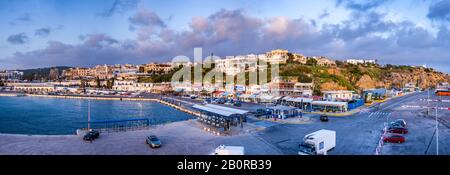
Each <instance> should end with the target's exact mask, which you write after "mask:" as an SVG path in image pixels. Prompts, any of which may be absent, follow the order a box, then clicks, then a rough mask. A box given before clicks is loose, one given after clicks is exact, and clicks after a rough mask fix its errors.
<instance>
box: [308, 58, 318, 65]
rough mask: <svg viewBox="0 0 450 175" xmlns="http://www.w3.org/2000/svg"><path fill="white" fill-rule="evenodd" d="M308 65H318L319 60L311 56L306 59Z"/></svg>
mask: <svg viewBox="0 0 450 175" xmlns="http://www.w3.org/2000/svg"><path fill="white" fill-rule="evenodd" d="M306 65H310V66H316V65H317V60H316V59H314V58H310V59H308V60H307V61H306Z"/></svg>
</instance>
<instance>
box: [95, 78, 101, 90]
mask: <svg viewBox="0 0 450 175" xmlns="http://www.w3.org/2000/svg"><path fill="white" fill-rule="evenodd" d="M95 83H96V85H97V87H98V88H99V87H100V86H101V83H100V78H99V77H95Z"/></svg>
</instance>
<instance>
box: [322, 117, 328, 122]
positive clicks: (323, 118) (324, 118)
mask: <svg viewBox="0 0 450 175" xmlns="http://www.w3.org/2000/svg"><path fill="white" fill-rule="evenodd" d="M320 121H323V122H327V121H328V116H326V115H321V116H320Z"/></svg>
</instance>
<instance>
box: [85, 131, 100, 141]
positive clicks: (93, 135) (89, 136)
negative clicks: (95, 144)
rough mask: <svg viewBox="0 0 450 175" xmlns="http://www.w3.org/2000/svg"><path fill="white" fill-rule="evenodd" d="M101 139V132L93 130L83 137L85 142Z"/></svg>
mask: <svg viewBox="0 0 450 175" xmlns="http://www.w3.org/2000/svg"><path fill="white" fill-rule="evenodd" d="M98 137H100V132H98V131H95V130H92V131H89V132H88V133H86V134H85V135H84V137H83V140H85V141H93V140H95V139H98Z"/></svg>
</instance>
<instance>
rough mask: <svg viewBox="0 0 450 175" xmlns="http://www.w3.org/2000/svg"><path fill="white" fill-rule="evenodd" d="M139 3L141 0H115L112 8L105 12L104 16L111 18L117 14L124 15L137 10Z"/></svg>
mask: <svg viewBox="0 0 450 175" xmlns="http://www.w3.org/2000/svg"><path fill="white" fill-rule="evenodd" d="M139 2H140V0H114V2H113V3H112V5H111V7H110V8H108V10H106V11H105V12H103V14H102V16H104V17H110V16H112V15H113V14H116V13H119V14H122V13H125V12H127V11H129V10H133V9H136V8H137V6H138V4H139Z"/></svg>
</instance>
